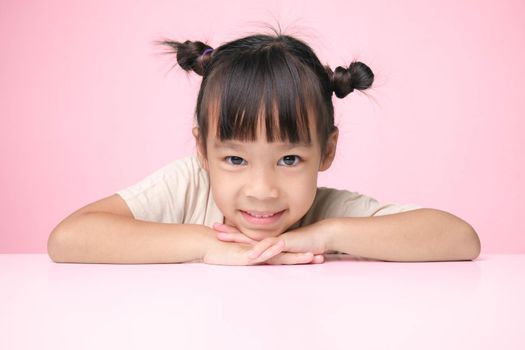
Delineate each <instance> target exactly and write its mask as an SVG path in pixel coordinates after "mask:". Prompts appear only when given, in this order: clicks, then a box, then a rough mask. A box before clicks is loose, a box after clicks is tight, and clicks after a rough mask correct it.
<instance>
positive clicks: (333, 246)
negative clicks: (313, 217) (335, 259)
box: [323, 218, 341, 252]
mask: <svg viewBox="0 0 525 350" xmlns="http://www.w3.org/2000/svg"><path fill="white" fill-rule="evenodd" d="M323 221H325V228H326V229H325V241H324V246H325V252H331V251H338V249H337V245H338V244H337V241H338V237H339V235H340V231H341V230H340V226H341V222H340V221H341V220H339V218H328V219H324V220H323Z"/></svg>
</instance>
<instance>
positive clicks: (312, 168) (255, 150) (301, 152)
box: [193, 123, 338, 240]
mask: <svg viewBox="0 0 525 350" xmlns="http://www.w3.org/2000/svg"><path fill="white" fill-rule="evenodd" d="M311 128H315V126H314V125H311ZM210 130H215V126H214V125H213V126H212V125H211V127H210ZM312 131H313V132H311V142H310V143H300V142H299V143H290V142H286V141H274V142H267V141H266V136H265V135H266V131H265V128H264V123H260V125H259V128H258V136H257V139H256V141H254V142H246V141H238V140H224V141H221V140H219V139H218V138H217V137H216V135H213V133H212V132H209V135H208V136H207V142H206V145H207V146H206V156H204V153H203V147H202V145H201V144H200V143H199V129H198V128H194V129H193V135H194V136H195V138H196V140H197V145H198V147H197V149H198V157H199V161H200V163H201V165H202V166H203V168H204V169H205V170H206V171H207V172H208V175H209V178H210V185H211V189H212V193H213V198H214V200H215V202H216V204H217V206H218V208H219V209H220V210H221V212H222V213H223V215H224V223H225V224H227V225H231V226H235V227H237V228H238V229H239V230H240V231H241V232H243V233H244V234H245V235H247V236H248V237H250V238H252V239H254V240H262V239H264V238H266V237H275V236H278V235H280V234H281V233H283V232H285V231H286V230H287V229H288V228H289V227H290V226H292V225H293V224H295V223H296V222H297V221H299V220H300V219H301V218H302V217H303V216H304V215H305V214H306V213H307V212H308V210H309V209H310V207H311V206H312V203H313V201H314V198H315V195H316V192H317V175H318V172H319V171H324V170H326V169H328V168H329V167H330V165H331V163H332V160H333V158H334V155H335V148H336V144H337V136H338V131H337V128H336V130H335V131H334V132H333V133H332V134H331V136H330V137H329V140H328V146H327V147H326V152H325V156H324V157H321V145H320V143H319V141H318V137H317V133H316V132H315V129H314V130H312Z"/></svg>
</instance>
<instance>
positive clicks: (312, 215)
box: [301, 187, 422, 225]
mask: <svg viewBox="0 0 525 350" xmlns="http://www.w3.org/2000/svg"><path fill="white" fill-rule="evenodd" d="M420 208H422V206H420V205H418V204H414V203H407V204H401V203H386V204H385V203H380V202H379V201H378V200H376V199H375V198H373V197H370V196H367V195H364V194H362V193H359V192H352V191H347V190H339V189H334V188H326V187H319V188H318V189H317V193H316V196H315V199H314V203H313V204H312V207H311V208H310V210H309V211H308V213H307V214H306V215H305V217H304V218H303V220H302V221H301V225H309V224H311V223H314V222H317V221H319V220H323V219H327V218H334V217H370V216H382V215H389V214H396V213H401V212H405V211H409V210H415V209H420Z"/></svg>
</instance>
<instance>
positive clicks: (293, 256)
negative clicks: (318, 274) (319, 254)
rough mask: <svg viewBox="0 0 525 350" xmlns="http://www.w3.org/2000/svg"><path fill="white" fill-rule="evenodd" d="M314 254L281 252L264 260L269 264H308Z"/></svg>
mask: <svg viewBox="0 0 525 350" xmlns="http://www.w3.org/2000/svg"><path fill="white" fill-rule="evenodd" d="M313 257H314V255H313V254H312V253H311V252H307V253H281V254H279V255H277V256H275V257H273V258H272V259H270V260H268V261H266V263H267V264H270V265H297V264H309V263H311V262H312V259H313Z"/></svg>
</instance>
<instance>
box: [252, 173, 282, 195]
mask: <svg viewBox="0 0 525 350" xmlns="http://www.w3.org/2000/svg"><path fill="white" fill-rule="evenodd" d="M244 195H245V196H246V197H252V198H254V199H258V200H265V199H275V198H278V197H279V190H278V188H277V184H276V178H275V174H271V173H269V172H268V173H262V172H258V173H257V172H256V173H255V174H254V176H251V177H250V179H249V180H248V182H247V183H246V184H245V185H244Z"/></svg>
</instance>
